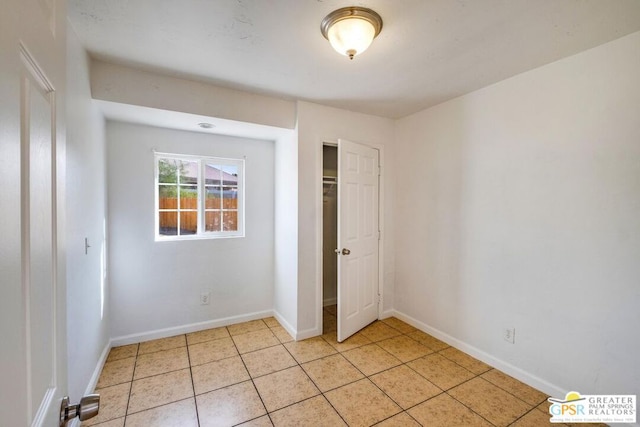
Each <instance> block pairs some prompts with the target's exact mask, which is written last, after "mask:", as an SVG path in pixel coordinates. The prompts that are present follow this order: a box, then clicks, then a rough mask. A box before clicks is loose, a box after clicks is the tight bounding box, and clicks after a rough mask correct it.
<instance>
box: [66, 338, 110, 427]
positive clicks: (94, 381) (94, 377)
mask: <svg viewBox="0 0 640 427" xmlns="http://www.w3.org/2000/svg"><path fill="white" fill-rule="evenodd" d="M111 347H112V346H111V341H108V342H107V344H106V345H105V346H104V349H103V350H102V354H101V355H100V358H99V359H98V363H96V368H95V369H94V370H93V374H91V378H90V379H89V384H87V388H86V389H85V391H84V395H85V396H86V395H88V394H93V391H94V390H95V388H96V385H98V380H99V379H100V373H102V367H103V366H104V364H105V362H106V361H107V357H108V356H109V351H110V350H111ZM98 394H99V393H98ZM76 398H79V397H78V396H76ZM67 426H69V427H80V419H79V418H74V419H72V420H71V421H70V422H69V423H68V424H67Z"/></svg>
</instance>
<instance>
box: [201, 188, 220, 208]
mask: <svg viewBox="0 0 640 427" xmlns="http://www.w3.org/2000/svg"><path fill="white" fill-rule="evenodd" d="M221 190H222V188H221V187H219V186H213V187H207V190H206V191H207V199H206V201H205V209H220V207H221V206H220V205H221V203H220V202H221V201H222V198H221V197H220V191H221Z"/></svg>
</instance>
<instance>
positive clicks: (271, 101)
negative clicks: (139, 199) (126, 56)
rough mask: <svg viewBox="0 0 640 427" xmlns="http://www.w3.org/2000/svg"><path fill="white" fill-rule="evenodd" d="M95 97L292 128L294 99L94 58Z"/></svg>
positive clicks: (93, 90) (293, 124)
mask: <svg viewBox="0 0 640 427" xmlns="http://www.w3.org/2000/svg"><path fill="white" fill-rule="evenodd" d="M91 93H92V95H93V98H94V99H101V100H104V101H112V102H118V103H122V104H130V105H140V106H144V107H152V108H159V109H164V110H170V111H180V112H184V113H193V114H200V115H203V116H210V117H218V118H221V119H229V120H236V121H240V122H248V123H257V124H261V125H269V126H276V127H280V128H287V129H293V128H294V127H295V120H296V112H295V102H293V101H290V100H284V99H281V98H274V97H269V96H264V95H258V94H254V93H250V92H244V91H239V90H234V89H228V88H223V87H220V86H214V85H211V84H207V83H203V82H196V81H192V80H185V79H181V78H177V77H170V76H165V75H160V74H156V73H151V72H146V71H142V70H139V69H135V68H129V67H125V66H121V65H115V64H110V63H107V62H103V61H99V60H95V59H94V60H93V61H92V63H91Z"/></svg>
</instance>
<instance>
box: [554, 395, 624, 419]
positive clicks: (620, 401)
mask: <svg viewBox="0 0 640 427" xmlns="http://www.w3.org/2000/svg"><path fill="white" fill-rule="evenodd" d="M548 401H549V402H550V403H551V406H549V413H550V414H551V420H550V421H551V422H552V423H635V422H636V396H635V395H581V394H580V393H578V392H577V391H570V392H569V393H567V395H566V396H565V398H564V399H554V398H553V397H550V398H549V399H548Z"/></svg>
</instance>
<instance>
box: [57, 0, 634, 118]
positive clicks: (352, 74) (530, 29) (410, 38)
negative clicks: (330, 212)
mask: <svg viewBox="0 0 640 427" xmlns="http://www.w3.org/2000/svg"><path fill="white" fill-rule="evenodd" d="M352 5H358V6H366V7H370V8H372V9H374V10H376V11H377V12H378V13H379V14H380V15H381V16H382V19H383V21H384V26H383V29H382V32H381V33H380V35H379V36H378V38H376V40H375V41H374V43H373V45H372V46H371V47H370V48H369V50H367V51H366V52H364V53H363V54H362V55H360V56H357V57H356V58H355V59H354V60H353V61H349V59H348V58H346V57H344V56H341V55H339V54H337V53H336V52H335V51H333V49H332V48H331V47H330V45H329V43H328V42H327V41H326V40H325V39H324V38H323V36H322V34H321V33H320V22H321V21H322V18H324V17H325V16H326V15H327V14H328V13H329V12H331V11H332V10H334V9H337V8H340V7H344V6H352ZM69 18H70V20H71V23H72V25H73V27H74V29H75V30H76V32H77V34H78V36H79V38H80V40H81V42H82V43H83V44H84V46H85V47H86V48H87V49H88V50H89V52H90V53H91V54H92V55H93V56H94V57H96V58H100V59H102V60H106V61H109V62H115V63H120V64H124V65H131V66H136V67H139V68H142V69H146V70H150V71H156V72H161V73H166V74H170V75H176V76H182V77H186V78H190V79H196V80H202V81H206V82H211V83H213V84H217V85H221V86H225V87H230V88H235V89H243V90H248V91H252V92H256V93H261V94H268V95H275V96H279V97H283V98H288V99H302V100H307V101H312V102H317V103H321V104H325V105H331V106H335V107H339V108H344V109H348V110H353V111H359V112H363V113H369V114H375V115H379V116H384V117H390V118H399V117H403V116H406V115H408V114H411V113H414V112H417V111H420V110H422V109H424V108H427V107H430V106H433V105H436V104H438V103H440V102H443V101H445V100H448V99H451V98H454V97H457V96H460V95H462V94H465V93H468V92H471V91H473V90H476V89H479V88H481V87H484V86H487V85H489V84H492V83H495V82H497V81H500V80H503V79H505V78H507V77H510V76H513V75H515V74H518V73H521V72H524V71H527V70H530V69H532V68H535V67H539V66H541V65H544V64H547V63H549V62H553V61H555V60H557V59H560V58H563V57H565V56H569V55H572V54H574V53H577V52H580V51H583V50H585V49H588V48H591V47H595V46H598V45H600V44H603V43H606V42H608V41H611V40H614V39H616V38H619V37H622V36H624V35H626V34H630V33H632V32H635V31H640V0H359V1H358V0H354V1H347V0H179V1H178V0H69Z"/></svg>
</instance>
